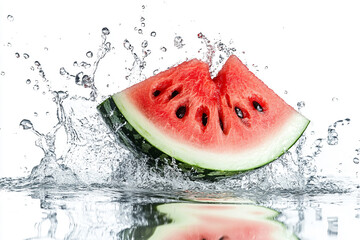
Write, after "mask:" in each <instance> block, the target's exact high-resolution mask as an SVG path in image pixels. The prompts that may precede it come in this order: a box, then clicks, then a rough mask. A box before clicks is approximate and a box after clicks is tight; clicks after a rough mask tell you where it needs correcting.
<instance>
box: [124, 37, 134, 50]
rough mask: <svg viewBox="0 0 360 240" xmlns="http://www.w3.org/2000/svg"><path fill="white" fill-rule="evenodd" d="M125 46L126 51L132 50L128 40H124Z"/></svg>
mask: <svg viewBox="0 0 360 240" xmlns="http://www.w3.org/2000/svg"><path fill="white" fill-rule="evenodd" d="M123 45H124V48H125V49H126V50H131V48H132V46H131V44H130V42H129V40H127V39H125V40H124V42H123Z"/></svg>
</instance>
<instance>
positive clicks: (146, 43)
mask: <svg viewBox="0 0 360 240" xmlns="http://www.w3.org/2000/svg"><path fill="white" fill-rule="evenodd" d="M147 46H148V41H146V40H144V41H143V42H142V43H141V47H142V48H146V47H147Z"/></svg>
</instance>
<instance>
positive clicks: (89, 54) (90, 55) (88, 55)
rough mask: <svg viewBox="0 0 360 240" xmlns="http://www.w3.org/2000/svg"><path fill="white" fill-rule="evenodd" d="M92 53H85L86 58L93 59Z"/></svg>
mask: <svg viewBox="0 0 360 240" xmlns="http://www.w3.org/2000/svg"><path fill="white" fill-rule="evenodd" d="M93 55H94V54H93V53H92V51H88V52H87V53H86V56H87V57H88V58H92V57H93Z"/></svg>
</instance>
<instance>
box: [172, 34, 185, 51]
mask: <svg viewBox="0 0 360 240" xmlns="http://www.w3.org/2000/svg"><path fill="white" fill-rule="evenodd" d="M184 45H185V44H184V43H183V39H182V37H181V36H176V37H175V38H174V46H175V47H177V48H178V49H180V48H182V47H183V46H184Z"/></svg>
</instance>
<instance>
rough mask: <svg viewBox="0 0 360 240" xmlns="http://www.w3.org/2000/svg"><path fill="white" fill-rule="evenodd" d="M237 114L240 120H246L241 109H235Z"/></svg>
mask: <svg viewBox="0 0 360 240" xmlns="http://www.w3.org/2000/svg"><path fill="white" fill-rule="evenodd" d="M235 113H236V115H237V116H238V117H239V118H244V113H243V112H242V111H241V109H240V108H238V107H235Z"/></svg>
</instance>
